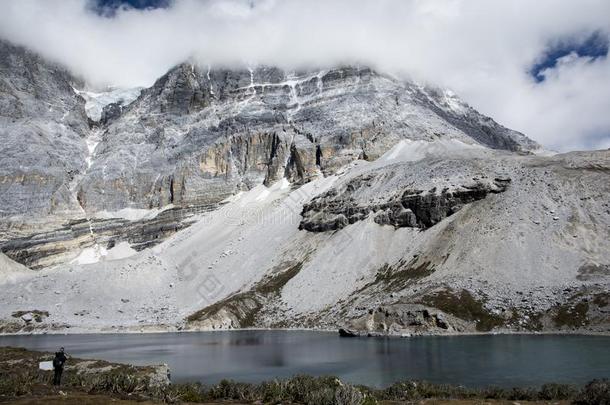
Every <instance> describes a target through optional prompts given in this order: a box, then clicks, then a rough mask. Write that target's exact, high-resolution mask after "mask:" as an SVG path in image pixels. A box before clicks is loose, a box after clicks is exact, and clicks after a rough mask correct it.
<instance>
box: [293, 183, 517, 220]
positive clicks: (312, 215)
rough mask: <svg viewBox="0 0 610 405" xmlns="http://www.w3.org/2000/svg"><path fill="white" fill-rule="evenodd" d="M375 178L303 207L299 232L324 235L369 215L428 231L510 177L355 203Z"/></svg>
mask: <svg viewBox="0 0 610 405" xmlns="http://www.w3.org/2000/svg"><path fill="white" fill-rule="evenodd" d="M376 180H378V179H376V175H371V174H367V175H364V176H359V177H356V178H354V179H353V180H351V181H350V182H349V183H348V184H347V185H346V186H345V187H344V188H343V189H342V190H341V191H339V190H337V189H331V190H330V191H328V192H326V193H325V194H323V195H321V196H318V197H316V198H314V199H313V200H312V201H311V202H310V203H308V204H305V206H304V207H303V212H302V213H301V215H302V216H303V220H302V221H301V224H300V225H299V228H300V229H305V230H307V231H311V232H325V231H332V230H337V229H341V228H343V227H345V226H347V225H349V224H353V223H355V222H357V221H362V220H365V219H366V218H368V217H369V216H372V218H373V220H374V221H375V222H376V223H378V224H380V225H392V226H394V227H396V228H401V227H411V228H428V227H431V226H433V225H434V224H436V223H438V222H439V221H441V220H443V219H444V218H446V217H448V216H449V215H452V214H454V213H456V212H457V211H459V210H460V209H461V208H462V207H463V206H464V205H465V204H469V203H471V202H474V201H478V200H482V199H484V198H485V197H487V195H488V194H490V193H493V194H498V193H502V192H504V191H505V190H506V188H507V187H508V184H509V183H510V178H508V177H505V178H500V177H496V178H494V179H493V180H492V181H489V180H486V181H482V180H476V181H474V182H471V183H470V184H465V185H459V186H454V185H449V184H447V185H446V186H444V187H442V189H439V187H441V186H434V187H432V188H431V189H429V190H427V191H424V190H421V189H411V188H408V189H405V190H402V191H398V192H397V193H395V194H393V195H389V196H388V197H386V198H385V199H383V200H381V201H379V200H378V199H375V200H373V201H371V200H368V201H367V202H366V203H364V204H362V203H358V202H357V200H356V199H355V198H354V196H355V195H357V194H358V193H360V192H361V191H362V188H371V187H374V183H375V181H376Z"/></svg>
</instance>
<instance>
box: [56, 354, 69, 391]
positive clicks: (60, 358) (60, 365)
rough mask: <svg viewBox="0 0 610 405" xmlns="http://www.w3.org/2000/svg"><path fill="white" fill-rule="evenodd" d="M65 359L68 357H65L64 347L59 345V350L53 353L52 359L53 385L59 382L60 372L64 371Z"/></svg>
mask: <svg viewBox="0 0 610 405" xmlns="http://www.w3.org/2000/svg"><path fill="white" fill-rule="evenodd" d="M66 360H68V357H66V353H65V350H64V348H63V347H61V348H60V349H59V351H58V352H56V353H55V358H54V359H53V371H54V372H55V373H54V375H53V385H60V384H61V374H62V373H63V371H64V364H65V363H66Z"/></svg>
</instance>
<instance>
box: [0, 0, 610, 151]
mask: <svg viewBox="0 0 610 405" xmlns="http://www.w3.org/2000/svg"><path fill="white" fill-rule="evenodd" d="M609 15H610V1H608V0H578V1H576V0H536V1H535V2H532V1H531V0H494V1H489V0H425V1H423V0H307V1H305V0H19V1H0V38H4V39H8V40H10V41H12V42H15V43H17V44H21V45H24V46H27V47H29V48H30V49H32V50H34V51H37V52H39V53H41V54H42V55H43V56H45V57H48V58H50V59H52V60H54V61H57V62H59V63H62V64H64V65H65V66H66V67H68V68H69V69H70V70H72V71H73V72H74V73H76V74H78V75H79V76H82V77H83V78H85V79H86V80H87V82H88V83H89V85H91V86H92V87H102V86H105V85H110V84H111V85H118V86H122V87H130V86H149V85H151V84H152V83H153V82H154V80H155V79H157V78H158V77H159V76H161V75H162V74H163V73H165V72H166V71H167V70H168V69H170V68H171V67H172V66H174V65H175V64H178V63H181V62H183V61H185V60H191V61H195V62H196V63H201V64H204V65H206V66H207V65H212V66H235V67H239V68H243V67H244V66H246V65H248V64H254V63H264V64H273V65H279V66H280V67H284V68H287V69H292V68H297V67H309V66H315V67H319V66H332V65H336V64H346V63H354V64H361V65H363V64H366V65H371V66H372V67H373V68H375V69H377V70H380V71H384V72H387V73H390V74H393V75H396V76H399V77H405V78H410V79H413V80H416V81H418V82H421V83H427V84H433V85H437V86H440V87H446V88H449V89H451V90H453V91H454V92H456V93H457V94H458V95H459V96H460V97H461V98H463V99H464V100H465V101H466V102H468V103H469V104H471V105H472V106H473V107H474V108H476V109H477V110H479V111H481V112H482V113H484V114H486V115H489V116H491V117H492V118H494V119H495V120H497V121H498V122H500V123H501V124H503V125H506V126H508V127H510V128H513V129H516V130H519V131H521V132H523V133H525V134H527V135H528V136H529V137H531V138H533V139H535V140H536V141H538V142H540V143H542V144H543V145H544V146H545V147H547V148H549V149H554V150H559V151H565V150H574V149H599V148H608V147H610V114H608V111H609V110H610V62H609V61H608V57H607V54H608V42H609V41H608V39H609V38H610V18H608V16H609Z"/></svg>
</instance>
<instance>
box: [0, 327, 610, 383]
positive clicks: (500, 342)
mask: <svg viewBox="0 0 610 405" xmlns="http://www.w3.org/2000/svg"><path fill="white" fill-rule="evenodd" d="M0 346H22V347H27V348H29V349H34V350H44V351H55V350H56V349H57V348H58V347H59V346H64V347H65V348H66V351H67V352H68V353H69V354H71V355H73V356H77V357H83V358H96V359H98V358H99V359H104V360H108V361H114V362H124V363H132V364H138V365H146V364H159V363H167V364H168V365H169V366H170V368H171V374H172V381H174V382H183V381H201V382H203V383H216V382H218V381H219V380H221V379H223V378H230V379H234V380H238V381H245V382H259V381H262V380H269V379H273V378H285V377H290V376H292V375H294V374H302V373H305V374H312V375H336V376H338V377H340V378H341V379H343V380H345V381H349V382H351V383H358V384H367V385H372V386H378V387H381V386H387V385H389V384H391V383H393V382H395V381H398V380H403V379H420V380H427V381H431V382H436V383H451V384H462V385H466V386H473V387H476V386H489V385H497V386H504V387H512V386H536V385H540V384H543V383H545V382H564V383H576V384H582V383H585V382H587V381H589V380H592V379H593V378H601V377H610V337H601V336H550V335H547V336H544V335H543V336H533V335H500V336H448V337H415V338H408V339H401V338H340V337H339V336H338V335H337V334H336V333H324V332H308V331H230V332H198V333H159V334H112V335H108V334H100V335H95V334H91V335H38V336H2V337H0Z"/></svg>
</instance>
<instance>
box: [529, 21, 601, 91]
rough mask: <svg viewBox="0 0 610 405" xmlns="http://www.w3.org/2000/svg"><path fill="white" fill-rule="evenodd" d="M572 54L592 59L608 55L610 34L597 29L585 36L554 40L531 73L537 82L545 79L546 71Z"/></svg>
mask: <svg viewBox="0 0 610 405" xmlns="http://www.w3.org/2000/svg"><path fill="white" fill-rule="evenodd" d="M570 54H575V55H577V56H578V57H587V58H590V60H591V61H595V60H597V59H598V58H605V57H607V56H608V35H607V34H605V33H603V32H600V31H595V32H593V33H591V34H590V35H588V36H585V37H584V38H562V39H557V40H555V41H552V42H551V43H550V44H549V45H548V48H547V49H546V50H545V51H544V52H543V53H542V55H541V58H540V61H538V62H536V63H534V65H533V66H532V68H531V69H530V74H531V75H532V77H533V78H534V79H535V80H536V81H537V82H543V81H544V80H545V75H544V72H545V70H547V69H553V68H555V67H556V66H557V63H558V61H559V60H561V58H564V57H566V56H568V55H570Z"/></svg>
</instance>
